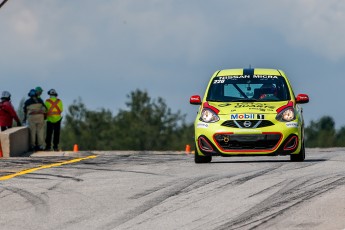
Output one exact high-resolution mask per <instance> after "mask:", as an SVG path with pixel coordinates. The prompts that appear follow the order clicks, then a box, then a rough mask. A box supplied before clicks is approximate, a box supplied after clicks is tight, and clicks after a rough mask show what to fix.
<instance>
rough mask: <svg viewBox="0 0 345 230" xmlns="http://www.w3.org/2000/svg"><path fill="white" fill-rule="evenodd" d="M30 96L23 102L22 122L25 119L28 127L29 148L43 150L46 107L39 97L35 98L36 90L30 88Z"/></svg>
mask: <svg viewBox="0 0 345 230" xmlns="http://www.w3.org/2000/svg"><path fill="white" fill-rule="evenodd" d="M28 96H29V97H30V98H29V99H27V100H26V101H25V103H24V122H26V120H27V121H28V124H29V129H30V145H31V150H34V151H39V150H43V145H44V114H45V113H46V107H45V105H44V102H43V101H42V99H41V98H37V95H36V90H34V89H31V90H30V92H29V94H28Z"/></svg>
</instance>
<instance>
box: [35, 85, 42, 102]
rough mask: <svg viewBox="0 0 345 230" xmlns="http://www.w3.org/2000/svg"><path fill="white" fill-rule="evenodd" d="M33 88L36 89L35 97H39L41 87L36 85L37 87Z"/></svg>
mask: <svg viewBox="0 0 345 230" xmlns="http://www.w3.org/2000/svg"><path fill="white" fill-rule="evenodd" d="M35 90H36V95H37V98H41V95H42V93H43V89H42V87H41V86H37V87H36V88H35ZM42 100H43V99H42Z"/></svg>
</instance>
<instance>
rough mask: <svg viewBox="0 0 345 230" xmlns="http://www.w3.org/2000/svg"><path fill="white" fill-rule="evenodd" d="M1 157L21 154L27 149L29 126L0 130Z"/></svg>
mask: <svg viewBox="0 0 345 230" xmlns="http://www.w3.org/2000/svg"><path fill="white" fill-rule="evenodd" d="M0 141H1V148H2V154H3V157H18V156H22V155H24V154H25V153H27V152H28V150H29V143H30V142H29V128H28V127H13V128H11V129H8V130H5V131H3V132H0Z"/></svg>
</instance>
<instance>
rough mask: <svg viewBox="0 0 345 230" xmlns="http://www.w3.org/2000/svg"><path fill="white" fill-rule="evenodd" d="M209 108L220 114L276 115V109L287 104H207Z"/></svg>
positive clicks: (285, 102)
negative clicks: (213, 108)
mask: <svg viewBox="0 0 345 230" xmlns="http://www.w3.org/2000/svg"><path fill="white" fill-rule="evenodd" d="M207 103H208V105H209V106H212V107H215V108H216V109H218V110H219V113H218V114H219V115H222V114H234V113H238V114H242V113H266V114H277V109H279V108H281V107H282V106H286V105H287V104H288V102H287V101H277V102H207Z"/></svg>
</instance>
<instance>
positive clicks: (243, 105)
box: [234, 103, 275, 110]
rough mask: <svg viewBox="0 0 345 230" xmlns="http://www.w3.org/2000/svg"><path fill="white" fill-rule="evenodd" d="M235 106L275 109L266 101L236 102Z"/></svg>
mask: <svg viewBox="0 0 345 230" xmlns="http://www.w3.org/2000/svg"><path fill="white" fill-rule="evenodd" d="M234 107H235V108H249V109H269V110H272V109H275V107H274V106H272V105H268V104H266V103H237V104H236V105H235V106H234Z"/></svg>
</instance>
